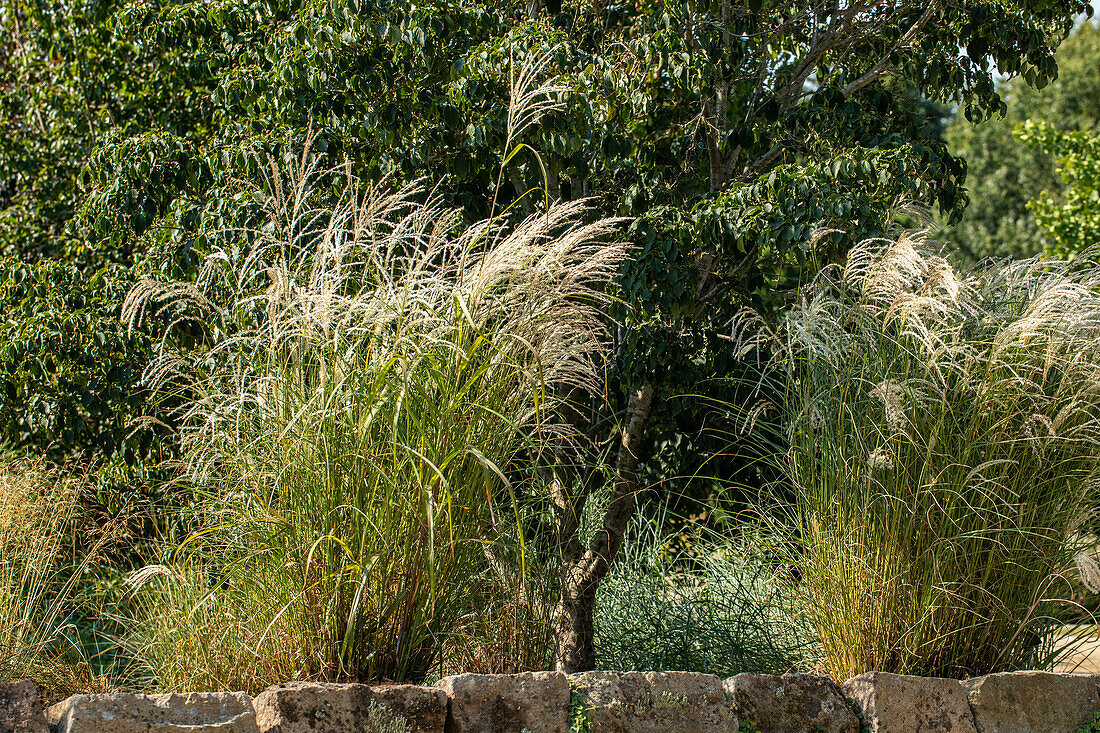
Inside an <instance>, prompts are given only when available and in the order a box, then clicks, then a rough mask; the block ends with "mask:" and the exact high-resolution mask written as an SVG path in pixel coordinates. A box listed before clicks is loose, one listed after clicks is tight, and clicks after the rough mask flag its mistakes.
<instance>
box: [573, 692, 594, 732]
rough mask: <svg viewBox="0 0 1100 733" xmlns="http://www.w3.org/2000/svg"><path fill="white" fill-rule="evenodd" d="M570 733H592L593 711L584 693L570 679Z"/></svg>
mask: <svg viewBox="0 0 1100 733" xmlns="http://www.w3.org/2000/svg"><path fill="white" fill-rule="evenodd" d="M569 733H592V711H591V709H590V708H589V706H588V701H587V700H586V699H585V696H584V693H583V692H581V690H580V688H579V687H578V686H577V685H576V683H574V682H573V681H572V680H570V681H569Z"/></svg>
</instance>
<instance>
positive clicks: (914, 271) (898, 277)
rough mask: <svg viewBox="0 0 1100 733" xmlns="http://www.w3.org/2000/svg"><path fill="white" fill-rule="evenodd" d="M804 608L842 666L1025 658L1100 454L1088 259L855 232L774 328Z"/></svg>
mask: <svg viewBox="0 0 1100 733" xmlns="http://www.w3.org/2000/svg"><path fill="white" fill-rule="evenodd" d="M779 335H780V345H781V346H782V347H783V348H782V349H781V353H782V354H783V356H784V358H785V359H786V362H785V363H784V366H785V367H787V371H786V373H787V375H788V381H787V406H786V424H787V425H788V427H789V438H790V450H789V453H788V454H787V460H786V462H785V466H786V468H787V470H788V472H789V476H790V480H791V483H792V484H793V488H794V491H795V495H796V501H795V506H794V512H793V517H792V522H793V526H794V529H795V531H796V534H797V540H798V541H797V546H798V548H799V554H797V556H796V557H795V558H793V561H794V562H796V563H797V565H798V567H799V569H800V571H801V573H802V575H803V583H802V584H801V588H802V591H803V594H804V598H805V601H804V602H805V607H806V610H807V613H808V614H809V617H810V619H811V620H812V622H813V624H814V626H815V628H816V630H817V633H818V635H819V636H820V639H821V642H822V645H823V647H824V654H825V657H826V663H827V667H828V671H829V673H830V674H831V675H832V676H833V677H834V678H835V679H837V680H843V679H845V678H847V677H850V676H852V675H855V674H859V673H862V672H866V671H869V670H883V671H891V672H903V673H909V674H939V675H949V676H956V675H965V674H984V673H987V672H994V671H999V670H1008V669H1014V668H1019V667H1022V666H1029V665H1033V664H1037V663H1038V661H1039V660H1038V658H1037V656H1036V655H1037V653H1038V652H1039V651H1040V639H1041V638H1042V634H1043V630H1044V626H1045V623H1046V619H1047V618H1048V616H1047V612H1048V611H1049V610H1050V602H1049V601H1048V600H1047V599H1048V598H1050V597H1051V596H1052V585H1053V584H1054V583H1055V582H1057V580H1058V578H1059V577H1061V576H1062V575H1063V574H1064V573H1065V572H1066V571H1067V570H1068V569H1069V568H1070V567H1071V566H1072V559H1073V557H1074V554H1075V547H1074V542H1075V534H1076V530H1077V529H1078V527H1079V526H1080V523H1081V522H1082V521H1083V519H1084V518H1085V515H1086V512H1087V510H1088V509H1089V508H1090V507H1091V506H1092V500H1093V497H1094V486H1095V481H1096V477H1097V457H1098V456H1100V420H1098V413H1100V402H1098V400H1097V394H1098V391H1100V268H1098V267H1097V265H1096V262H1095V260H1094V259H1093V258H1092V257H1091V256H1082V257H1079V258H1078V259H1077V260H1075V261H1074V262H1073V263H1066V262H1061V261H1056V260H1051V259H1041V258H1040V259H1032V260H1026V261H1021V262H1017V263H1012V264H1004V265H993V266H988V267H986V268H984V269H980V270H978V271H976V272H974V273H973V274H970V275H960V274H958V273H956V272H955V271H954V270H953V269H952V268H951V266H950V265H949V264H948V262H947V261H946V260H945V259H944V258H943V257H941V256H940V255H939V254H938V253H937V251H936V250H935V249H934V248H933V247H932V246H931V245H929V244H927V243H925V242H923V241H922V240H920V239H919V238H914V237H911V236H905V235H903V236H901V237H900V238H898V239H897V241H886V242H882V241H873V242H866V243H864V244H862V245H861V246H859V247H857V248H856V249H854V250H853V251H852V252H851V254H850V255H849V257H848V261H847V265H846V267H844V268H843V269H839V268H837V269H831V270H829V271H827V272H825V273H824V274H823V275H822V276H821V277H820V278H818V279H817V281H816V282H815V283H814V284H813V286H812V287H811V288H810V289H809V292H808V293H807V294H806V297H805V299H804V300H803V301H802V302H801V303H800V304H799V305H798V306H797V307H796V308H794V309H793V310H792V312H791V313H790V314H789V315H788V316H787V318H786V320H785V324H784V326H783V328H782V330H781V333H780V334H779Z"/></svg>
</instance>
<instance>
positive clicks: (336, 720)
mask: <svg viewBox="0 0 1100 733" xmlns="http://www.w3.org/2000/svg"><path fill="white" fill-rule="evenodd" d="M253 705H254V706H255V708H256V722H257V724H258V725H259V728H260V733H351V732H352V731H355V733H443V727H444V724H445V723H446V721H447V695H446V694H445V693H444V692H443V690H437V689H435V688H432V687H417V686H416V685H374V686H372V685H339V684H327V683H319V682H291V683H288V684H285V685H275V686H274V687H269V688H267V689H266V690H264V691H263V692H261V693H260V694H259V695H257V696H256V699H255V700H254V701H253Z"/></svg>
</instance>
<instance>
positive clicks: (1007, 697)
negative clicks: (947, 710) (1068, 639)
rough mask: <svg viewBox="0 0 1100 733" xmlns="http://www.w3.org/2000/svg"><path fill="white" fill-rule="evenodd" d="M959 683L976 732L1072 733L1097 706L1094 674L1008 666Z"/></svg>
mask: <svg viewBox="0 0 1100 733" xmlns="http://www.w3.org/2000/svg"><path fill="white" fill-rule="evenodd" d="M963 684H964V685H965V686H966V695H967V698H968V699H969V701H970V710H971V712H972V713H973V714H974V725H975V726H976V727H977V729H978V733H1032V731H1043V733H1074V731H1076V730H1077V729H1078V728H1079V727H1080V726H1081V725H1083V724H1085V723H1087V722H1089V721H1091V720H1092V716H1093V714H1094V713H1096V712H1098V711H1100V698H1098V696H1097V678H1096V677H1094V676H1093V675H1079V674H1054V673H1052V672H1009V673H1005V674H991V675H987V676H985V677H976V678H974V679H972V680H967V681H966V682H965V683H963Z"/></svg>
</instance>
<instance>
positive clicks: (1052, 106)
mask: <svg viewBox="0 0 1100 733" xmlns="http://www.w3.org/2000/svg"><path fill="white" fill-rule="evenodd" d="M1056 58H1057V59H1058V78H1057V79H1055V80H1053V81H1052V82H1051V83H1050V84H1049V85H1047V86H1046V87H1044V88H1042V90H1038V89H1035V88H1033V87H1030V86H1028V85H1027V84H1026V83H1025V80H1024V79H1021V78H1018V77H1017V78H1013V79H1009V80H1007V81H1004V82H1002V83H1001V84H1000V86H999V90H1000V93H1001V96H1002V97H1003V98H1004V100H1005V104H1006V107H1007V111H1006V113H1005V115H1004V116H1003V117H998V118H994V119H990V120H986V121H984V122H981V123H980V124H974V123H971V122H969V121H968V120H966V119H965V118H963V117H962V116H956V118H955V119H954V120H953V121H952V123H951V124H950V125H949V126H948V130H947V144H948V147H949V148H950V150H951V152H952V153H953V154H955V155H957V156H959V157H961V158H962V159H964V160H965V161H966V167H967V174H966V188H967V192H968V194H969V198H970V205H969V206H968V207H967V210H966V213H965V214H964V215H963V217H962V218H961V219H960V220H959V222H958V223H957V224H954V225H949V226H946V227H945V228H944V231H943V234H942V239H943V240H944V242H945V243H948V244H951V245H953V246H955V247H958V248H959V250H960V255H961V256H962V257H963V258H964V259H965V260H967V261H970V262H976V261H978V260H980V259H982V258H985V257H1027V256H1030V255H1034V254H1038V253H1039V252H1042V251H1043V249H1044V248H1045V244H1044V241H1043V240H1044V236H1045V235H1044V231H1043V228H1042V227H1041V226H1040V224H1039V222H1038V221H1037V220H1036V218H1035V216H1034V215H1033V213H1032V212H1031V211H1030V210H1029V209H1028V202H1029V201H1031V200H1032V199H1035V198H1036V197H1037V196H1039V194H1040V193H1041V192H1043V191H1048V192H1050V195H1051V196H1057V195H1058V193H1059V192H1060V191H1062V189H1063V186H1064V184H1063V182H1062V180H1061V179H1060V178H1059V176H1058V174H1057V171H1056V170H1055V166H1054V160H1053V157H1052V153H1051V151H1049V150H1046V149H1044V148H1042V147H1040V146H1032V145H1027V144H1025V143H1024V142H1023V141H1021V140H1020V139H1018V138H1017V137H1015V136H1014V135H1013V131H1014V130H1015V129H1016V127H1017V126H1018V125H1021V124H1022V123H1024V122H1025V121H1026V120H1035V121H1037V122H1038V121H1044V122H1047V123H1049V124H1050V125H1051V126H1052V129H1055V130H1062V131H1075V130H1079V131H1090V130H1091V131H1094V132H1095V131H1100V77H1098V76H1097V74H1096V65H1097V62H1098V59H1100V26H1098V25H1097V23H1096V21H1095V20H1094V21H1092V22H1086V23H1081V24H1080V25H1079V26H1078V27H1077V28H1076V29H1075V30H1074V31H1073V33H1072V34H1071V35H1070V36H1069V38H1068V39H1067V40H1066V42H1065V43H1063V44H1062V45H1061V46H1060V47H1059V48H1058V52H1057V56H1056Z"/></svg>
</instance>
